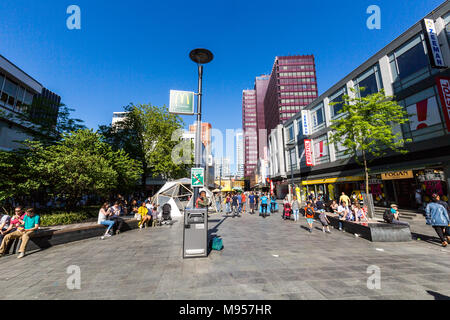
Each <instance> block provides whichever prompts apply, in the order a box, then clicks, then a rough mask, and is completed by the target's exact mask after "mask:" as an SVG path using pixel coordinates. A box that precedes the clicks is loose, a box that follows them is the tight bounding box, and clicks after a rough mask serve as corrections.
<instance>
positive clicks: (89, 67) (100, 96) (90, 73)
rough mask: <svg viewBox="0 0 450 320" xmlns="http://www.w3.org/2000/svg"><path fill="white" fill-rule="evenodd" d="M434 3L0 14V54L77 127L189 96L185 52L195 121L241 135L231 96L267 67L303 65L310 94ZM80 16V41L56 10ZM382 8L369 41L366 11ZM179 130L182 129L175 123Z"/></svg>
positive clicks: (46, 0)
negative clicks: (59, 102) (308, 68)
mask: <svg viewBox="0 0 450 320" xmlns="http://www.w3.org/2000/svg"><path fill="white" fill-rule="evenodd" d="M441 3H442V0H421V1H407V0H396V1H392V0H378V1H376V0H361V1H354V0H341V1H331V0H327V1H325V0H315V1H299V0H295V1H285V0H280V1H265V0H259V1H242V0H227V1H211V0H210V1H205V0H198V1H170V0H166V1H138V0H128V1H120V2H119V1H103V0H96V1H92V0H91V1H85V0H73V1H71V2H68V1H63V0H53V1H51V0H40V1H35V0H14V1H1V2H0V17H1V20H0V26H1V29H0V54H2V55H4V56H5V57H6V58H8V59H9V60H11V61H12V62H14V63H15V64H16V65H18V66H19V67H20V68H22V69H23V70H24V71H26V72H27V73H28V74H30V75H31V76H32V77H34V78H35V79H37V80H38V81H39V82H41V83H42V84H43V85H44V86H46V87H47V88H49V89H50V90H52V91H54V92H56V93H58V94H59V95H61V97H62V99H63V102H64V103H65V104H67V105H68V106H70V107H73V108H75V109H76V112H75V113H74V116H76V117H79V118H81V119H83V120H84V121H85V123H86V125H87V126H88V127H91V128H95V129H96V128H97V127H98V125H100V124H108V123H110V122H111V117H112V113H113V112H114V111H121V110H122V106H125V105H127V104H128V103H130V102H133V103H136V104H137V103H151V104H153V105H163V104H168V100H169V90H170V89H177V90H196V86H197V70H196V65H195V64H194V63H192V62H191V61H190V60H189V57H188V55H189V52H190V50H191V49H193V48H197V47H206V48H209V49H210V50H211V51H212V52H213V53H214V54H215V60H214V61H213V62H212V63H211V64H209V65H207V66H206V67H205V78H204V80H205V85H204V91H205V92H204V93H205V96H204V117H203V119H204V121H208V122H210V123H212V125H213V127H215V128H219V129H221V130H225V129H226V128H231V129H233V128H234V129H237V128H240V127H241V95H242V90H243V89H249V88H252V87H253V83H254V77H255V76H258V75H260V74H262V73H269V72H270V71H271V68H272V64H273V61H274V57H275V56H276V55H288V54H314V55H315V57H316V66H317V73H318V87H319V93H322V92H324V91H325V90H327V89H328V88H329V87H330V86H332V85H333V84H334V83H335V82H337V81H338V80H340V79H341V78H342V77H344V76H345V75H346V74H348V73H349V72H350V71H352V70H353V69H354V68H355V67H357V66H358V65H360V64H361V63H362V62H364V61H365V60H366V59H367V58H369V57H370V56H371V55H373V54H374V53H376V52H377V51H378V50H380V49H381V48H383V46H385V45H386V44H388V43H389V42H390V41H392V40H393V39H394V38H396V37H397V36H399V35H400V34H401V33H402V32H403V31H405V30H406V29H407V28H409V27H410V26H412V25H413V24H414V23H415V22H417V21H418V20H419V19H421V18H422V17H423V16H425V14H427V13H429V12H430V11H431V10H432V9H434V8H435V7H437V6H438V5H439V4H441ZM71 4H76V5H78V6H79V7H80V8H81V30H68V29H67V27H66V19H67V17H68V16H69V15H68V14H67V13H66V9H67V7H68V6H69V5H71ZM372 4H375V5H378V6H379V7H380V8H381V14H382V24H381V30H369V29H368V28H367V27H366V20H367V18H368V17H369V15H368V14H367V13H366V9H367V7H368V6H370V5H372ZM184 119H185V121H186V124H189V123H190V122H193V121H194V119H193V117H185V118H184Z"/></svg>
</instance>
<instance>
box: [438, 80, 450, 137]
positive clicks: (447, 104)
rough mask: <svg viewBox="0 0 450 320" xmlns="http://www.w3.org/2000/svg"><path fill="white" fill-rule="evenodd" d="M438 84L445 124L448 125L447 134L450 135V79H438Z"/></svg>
mask: <svg viewBox="0 0 450 320" xmlns="http://www.w3.org/2000/svg"><path fill="white" fill-rule="evenodd" d="M436 83H437V88H438V91H439V96H440V98H441V105H442V111H443V112H444V118H445V123H446V124H447V132H448V133H450V78H447V77H437V78H436Z"/></svg>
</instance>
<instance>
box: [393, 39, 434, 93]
mask: <svg viewBox="0 0 450 320" xmlns="http://www.w3.org/2000/svg"><path fill="white" fill-rule="evenodd" d="M389 61H390V65H391V73H392V78H393V79H394V83H393V86H394V91H395V92H398V91H400V90H403V89H405V88H407V87H409V86H411V85H413V84H415V83H417V82H418V81H420V80H422V79H424V78H426V77H428V76H430V75H431V74H432V73H435V72H436V71H434V72H432V70H431V67H430V63H429V61H428V57H427V49H426V45H425V41H424V37H423V35H422V34H420V35H418V36H416V37H415V38H413V39H412V40H411V41H409V42H407V43H406V44H404V45H403V46H401V47H400V48H398V49H397V50H395V51H394V52H393V53H392V54H391V55H389Z"/></svg>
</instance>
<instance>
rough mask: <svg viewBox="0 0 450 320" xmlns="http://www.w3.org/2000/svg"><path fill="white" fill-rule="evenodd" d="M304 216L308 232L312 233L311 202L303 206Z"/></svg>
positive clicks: (312, 213)
mask: <svg viewBox="0 0 450 320" xmlns="http://www.w3.org/2000/svg"><path fill="white" fill-rule="evenodd" d="M305 216H306V222H307V223H308V226H309V229H308V231H309V233H312V228H313V223H314V209H313V208H312V206H311V203H310V202H308V204H307V205H306V208H305Z"/></svg>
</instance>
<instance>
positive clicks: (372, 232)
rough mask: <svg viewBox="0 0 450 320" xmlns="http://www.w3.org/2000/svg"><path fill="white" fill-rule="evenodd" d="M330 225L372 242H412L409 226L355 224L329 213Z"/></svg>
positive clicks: (373, 222) (382, 223) (381, 223)
mask: <svg viewBox="0 0 450 320" xmlns="http://www.w3.org/2000/svg"><path fill="white" fill-rule="evenodd" d="M327 218H328V220H329V221H330V225H331V226H332V227H334V228H336V229H339V228H340V227H341V228H342V230H343V231H345V232H348V233H351V234H355V235H358V236H359V237H360V238H363V239H366V240H369V241H372V242H406V241H411V240H412V237H411V230H410V227H409V226H407V225H396V224H388V223H385V222H379V221H370V222H368V223H367V222H363V223H359V222H354V221H345V220H341V219H340V218H339V215H335V214H331V213H327Z"/></svg>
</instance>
